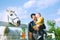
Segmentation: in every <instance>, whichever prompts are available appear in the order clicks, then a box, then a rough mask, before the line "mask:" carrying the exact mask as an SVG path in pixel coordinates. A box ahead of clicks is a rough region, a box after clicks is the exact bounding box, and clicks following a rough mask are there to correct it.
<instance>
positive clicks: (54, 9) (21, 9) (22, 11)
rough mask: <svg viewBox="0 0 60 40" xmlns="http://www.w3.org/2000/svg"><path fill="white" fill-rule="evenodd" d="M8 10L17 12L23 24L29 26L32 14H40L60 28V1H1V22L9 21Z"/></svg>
mask: <svg viewBox="0 0 60 40" xmlns="http://www.w3.org/2000/svg"><path fill="white" fill-rule="evenodd" d="M6 9H12V10H15V12H16V14H17V16H18V17H19V18H20V20H21V23H23V24H28V23H29V22H30V21H31V20H32V19H31V17H30V15H31V14H32V13H37V12H40V13H41V15H42V16H43V17H44V21H45V24H47V23H46V22H47V20H55V21H56V24H57V25H58V26H60V0H0V21H7V19H6Z"/></svg>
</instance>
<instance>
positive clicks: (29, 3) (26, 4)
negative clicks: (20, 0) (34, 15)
mask: <svg viewBox="0 0 60 40" xmlns="http://www.w3.org/2000/svg"><path fill="white" fill-rule="evenodd" d="M35 3H36V1H34V0H30V1H28V2H26V3H25V4H24V5H23V7H24V8H30V7H32V6H34V5H35Z"/></svg>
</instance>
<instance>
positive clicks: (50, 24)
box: [47, 20, 56, 32]
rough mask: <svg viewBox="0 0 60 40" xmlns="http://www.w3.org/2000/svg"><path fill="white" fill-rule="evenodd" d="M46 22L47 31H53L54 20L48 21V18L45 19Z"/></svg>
mask: <svg viewBox="0 0 60 40" xmlns="http://www.w3.org/2000/svg"><path fill="white" fill-rule="evenodd" d="M47 24H48V26H49V32H52V31H55V27H54V26H55V24H56V23H55V21H54V20H52V21H50V20H47Z"/></svg>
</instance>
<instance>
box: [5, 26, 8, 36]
mask: <svg viewBox="0 0 60 40" xmlns="http://www.w3.org/2000/svg"><path fill="white" fill-rule="evenodd" d="M8 33H9V28H8V26H6V27H5V30H4V35H8Z"/></svg>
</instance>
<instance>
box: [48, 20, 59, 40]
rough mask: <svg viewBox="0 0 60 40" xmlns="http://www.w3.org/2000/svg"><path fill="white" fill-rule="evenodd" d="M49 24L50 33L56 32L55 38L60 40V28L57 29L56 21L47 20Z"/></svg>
mask: <svg viewBox="0 0 60 40" xmlns="http://www.w3.org/2000/svg"><path fill="white" fill-rule="evenodd" d="M47 24H48V26H49V32H52V31H54V32H55V36H56V40H60V28H59V27H57V28H55V27H56V26H55V24H56V22H55V21H54V20H52V21H51V20H47Z"/></svg>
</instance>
